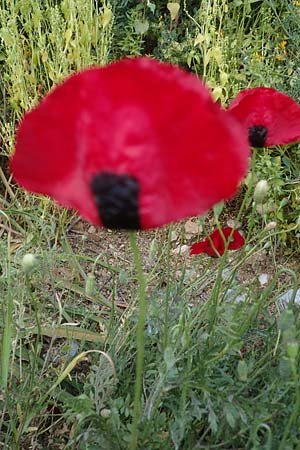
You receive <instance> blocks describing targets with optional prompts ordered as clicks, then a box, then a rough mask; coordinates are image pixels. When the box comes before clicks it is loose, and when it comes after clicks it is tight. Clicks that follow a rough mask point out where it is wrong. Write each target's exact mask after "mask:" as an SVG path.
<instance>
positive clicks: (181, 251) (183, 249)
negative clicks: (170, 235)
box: [171, 245, 190, 256]
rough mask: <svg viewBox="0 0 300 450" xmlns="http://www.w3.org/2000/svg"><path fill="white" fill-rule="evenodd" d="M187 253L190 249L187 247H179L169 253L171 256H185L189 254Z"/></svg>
mask: <svg viewBox="0 0 300 450" xmlns="http://www.w3.org/2000/svg"><path fill="white" fill-rule="evenodd" d="M189 251H190V247H189V246H188V245H181V246H180V245H179V246H178V247H176V248H174V249H173V250H172V251H171V254H172V255H181V256H185V255H188V254H189Z"/></svg>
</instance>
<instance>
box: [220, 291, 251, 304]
mask: <svg viewBox="0 0 300 450" xmlns="http://www.w3.org/2000/svg"><path fill="white" fill-rule="evenodd" d="M246 298H247V296H246V294H244V293H240V292H239V290H238V289H228V291H227V292H226V295H225V300H226V301H229V302H233V303H243V302H245V301H246Z"/></svg>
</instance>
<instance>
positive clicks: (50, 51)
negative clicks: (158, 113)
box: [0, 0, 300, 450]
mask: <svg viewBox="0 0 300 450" xmlns="http://www.w3.org/2000/svg"><path fill="white" fill-rule="evenodd" d="M166 4H167V2H166V1H163V0H159V1H154V0H153V1H152V2H146V1H144V2H135V1H133V0H132V1H129V0H122V1H117V0H116V1H111V2H110V3H109V2H106V5H104V4H103V3H102V2H100V1H96V0H95V1H92V0H91V1H84V0H76V1H75V0H63V1H54V0H47V1H46V0H45V1H43V2H40V1H37V0H26V1H24V0H11V1H8V0H7V1H5V0H3V1H2V3H1V10H0V38H1V43H0V65H1V73H0V85H1V95H2V97H1V102H0V115H1V135H0V136H1V143H2V145H1V167H2V169H1V172H0V178H1V185H0V187H1V189H0V208H1V209H0V213H1V217H0V234H1V241H0V267H1V269H0V270H1V272H0V287H1V290H0V292H1V311H0V331H1V336H2V339H1V345H0V348H1V373H0V375H1V376H0V380H1V391H0V404H1V414H0V448H1V449H2V448H3V449H7V450H10V449H13V450H19V449H27V448H32V449H36V450H37V449H51V450H55V449H61V448H66V449H80V450H81V449H82V450H92V449H94V450H96V449H104V450H105V449H107V450H114V449H115V450H122V449H124V450H125V449H128V448H131V449H135V448H138V449H146V450H155V449H162V450H170V449H178V450H196V449H218V448H220V449H231V450H237V449H249V450H250V449H251V450H253V449H257V450H263V449H266V450H267V449H269V450H275V449H280V450H289V449H297V448H300V444H299V441H300V432H299V430H300V427H299V425H300V385H299V376H298V371H299V362H300V361H299V349H298V342H299V336H300V325H299V308H297V307H296V306H293V305H291V306H290V307H289V308H288V309H287V310H286V311H281V310H280V309H279V307H278V305H277V299H278V297H279V296H280V294H282V293H283V292H286V291H287V290H288V289H291V288H292V289H294V291H295V292H296V290H297V288H298V286H299V281H298V280H299V269H298V268H297V266H298V263H297V261H298V259H297V252H298V253H299V243H298V241H299V220H298V217H299V208H300V207H299V186H298V185H299V162H298V153H299V146H298V145H293V146H290V147H289V148H276V149H270V150H265V151H264V152H260V153H254V154H253V157H252V167H251V171H250V173H249V176H248V177H247V180H246V182H245V183H244V184H243V187H242V188H241V192H240V193H239V195H238V196H237V198H236V199H235V200H234V201H232V202H230V203H229V204H228V205H227V206H225V208H222V207H219V208H215V210H214V212H211V213H210V214H209V215H208V216H206V217H203V218H199V219H198V222H199V224H201V225H202V226H203V228H204V230H205V231H206V232H207V233H209V232H210V231H211V230H212V229H213V228H215V227H216V226H218V225H219V224H221V225H223V224H226V221H227V219H228V217H230V218H232V219H234V220H236V222H241V223H242V229H243V231H244V233H245V235H246V237H247V243H246V246H245V247H244V248H243V249H241V250H240V251H238V252H235V253H232V252H228V254H225V255H224V256H223V257H222V258H220V259H216V260H212V259H210V258H209V257H206V256H203V255H201V256H198V257H194V258H189V257H186V256H182V255H180V254H179V255H178V254H174V252H173V250H174V247H178V246H180V245H181V244H185V243H188V244H190V240H189V237H188V236H186V233H185V228H184V224H177V225H172V226H170V227H167V228H165V229H162V230H158V231H156V232H151V233H150V232H149V233H146V232H145V233H141V234H139V235H138V236H137V245H138V248H136V245H135V241H134V239H133V237H132V236H131V238H130V237H129V236H127V235H126V234H124V235H120V234H119V233H112V234H111V233H108V232H107V233H105V232H101V234H100V239H99V240H97V239H96V237H95V232H94V231H93V230H90V231H89V232H88V231H87V230H88V226H86V227H85V228H83V229H81V228H79V229H75V231H74V227H73V228H71V227H70V225H71V224H73V221H74V219H75V217H76V216H75V215H71V214H70V213H67V212H66V211H64V210H62V209H59V208H58V207H56V206H55V205H53V203H52V202H51V201H50V200H48V199H41V198H38V197H36V196H33V195H29V194H26V193H24V192H22V191H21V190H20V189H18V188H17V187H16V186H15V185H14V184H13V183H12V180H11V179H10V175H9V173H8V171H7V160H8V157H9V155H10V154H11V152H12V151H13V145H14V144H13V141H14V133H15V128H16V125H17V122H18V120H19V119H20V118H21V116H22V115H23V113H24V111H26V110H27V109H29V108H30V107H32V106H33V105H34V104H36V102H37V101H38V100H39V99H40V98H41V97H42V96H43V95H44V94H45V93H46V92H48V91H49V90H50V89H51V88H52V87H53V86H54V85H55V84H56V83H58V82H60V81H61V80H62V79H63V78H64V77H65V76H67V75H68V74H69V73H71V72H73V71H76V70H79V69H80V68H82V67H85V66H89V65H93V64H105V63H107V62H109V61H112V60H114V59H117V58H119V57H121V56H123V55H139V54H150V55H153V56H155V57H157V58H160V59H162V60H166V61H171V62H174V63H177V64H180V65H181V66H183V67H185V68H186V69H188V70H191V71H193V72H194V73H196V74H197V75H199V76H202V77H203V78H205V80H206V82H207V83H208V84H209V85H210V86H211V88H212V90H213V93H214V96H215V98H218V99H219V100H220V101H221V102H222V103H223V104H227V103H228V101H229V100H230V99H231V98H232V97H233V96H234V95H235V94H236V93H237V92H238V90H239V89H242V88H245V87H248V86H249V85H251V86H255V85H260V84H263V85H267V86H273V87H277V88H279V89H281V90H283V91H285V92H287V93H288V94H290V95H292V96H293V97H294V98H295V99H297V100H298V99H299V93H300V85H299V79H300V78H299V70H298V61H299V57H300V54H299V48H300V46H299V44H300V42H299V40H300V38H299V36H298V31H297V30H298V26H299V21H300V7H298V6H297V5H296V2H290V1H289V2H288V1H284V2H281V1H280V2H279V1H277V2H276V1H260V2H250V1H244V2H240V1H238V0H235V1H231V2H227V1H225V0H222V1H221V0H219V1H216V2H212V1H209V0H205V1H204V0H203V1H182V2H181V4H180V6H181V7H180V12H179V20H174V21H172V20H171V17H170V13H169V11H168V8H167V6H166ZM154 6H155V8H154ZM141 24H142V25H143V26H144V30H146V28H147V30H146V31H145V32H141V30H143V27H142V28H141ZM284 41H286V44H282V42H284ZM187 113H188V112H187ZM259 179H267V180H268V182H269V185H270V190H269V193H268V198H267V202H266V205H265V206H266V207H265V209H264V210H263V212H261V211H260V212H259V211H258V208H257V205H255V204H254V203H253V189H254V186H255V184H256V182H257V181H258V180H259ZM270 221H276V222H277V228H276V229H272V230H269V231H268V230H267V229H266V228H265V227H266V225H267V224H268V223H269V222H270ZM175 233H176V236H177V237H176V242H175V241H174V234H175ZM196 240H197V236H196V235H194V236H193V240H192V242H195V241H196ZM120 243H122V244H123V245H124V248H123V249H122V248H121V247H120ZM130 244H131V247H130ZM130 248H132V249H133V254H132V255H131V254H130ZM138 249H139V250H138ZM29 253H32V254H34V255H35V258H36V259H35V262H34V264H33V265H32V267H27V269H26V267H25V270H24V263H23V264H22V262H24V260H23V258H24V255H26V254H29ZM139 254H140V256H139ZM295 256H296V259H295ZM261 261H263V264H264V265H261V264H262V263H261ZM268 265H269V266H268ZM141 269H143V273H142V271H141ZM263 272H268V273H270V274H271V275H272V276H271V278H270V280H269V282H268V283H267V284H266V285H261V283H260V282H259V279H258V277H259V275H260V274H261V273H263ZM144 284H145V286H144ZM241 294H244V295H245V297H244V301H242V302H238V301H234V299H235V298H236V297H237V296H238V295H241ZM144 295H146V298H144ZM144 300H146V302H145V301H144Z"/></svg>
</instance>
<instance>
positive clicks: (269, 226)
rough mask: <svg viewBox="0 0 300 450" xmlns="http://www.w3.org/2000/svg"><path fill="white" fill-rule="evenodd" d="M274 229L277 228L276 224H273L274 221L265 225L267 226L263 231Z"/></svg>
mask: <svg viewBox="0 0 300 450" xmlns="http://www.w3.org/2000/svg"><path fill="white" fill-rule="evenodd" d="M276 227H277V222H275V221H273V222H269V223H267V225H266V226H265V231H271V230H275V228H276Z"/></svg>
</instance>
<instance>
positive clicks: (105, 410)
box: [100, 408, 111, 419]
mask: <svg viewBox="0 0 300 450" xmlns="http://www.w3.org/2000/svg"><path fill="white" fill-rule="evenodd" d="M100 414H101V416H102V417H104V419H108V418H109V417H110V416H111V410H110V409H108V408H103V409H101V411H100Z"/></svg>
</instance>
